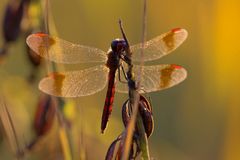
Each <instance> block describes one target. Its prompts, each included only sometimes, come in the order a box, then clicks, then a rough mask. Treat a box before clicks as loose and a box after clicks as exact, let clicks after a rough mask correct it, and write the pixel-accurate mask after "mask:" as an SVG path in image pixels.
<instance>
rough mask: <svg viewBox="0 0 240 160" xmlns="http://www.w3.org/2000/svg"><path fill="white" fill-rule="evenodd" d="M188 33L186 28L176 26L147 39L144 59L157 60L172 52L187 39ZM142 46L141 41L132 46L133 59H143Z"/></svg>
mask: <svg viewBox="0 0 240 160" xmlns="http://www.w3.org/2000/svg"><path fill="white" fill-rule="evenodd" d="M187 35H188V33H187V31H186V30H185V29H181V28H176V29H173V30H171V31H169V32H166V33H164V34H162V35H160V36H158V37H155V38H153V39H152V40H149V41H147V42H146V43H145V47H144V57H143V59H144V61H152V60H156V59H159V58H161V57H163V56H165V55H167V54H169V53H171V52H172V51H174V50H175V49H176V48H178V47H179V46H180V45H181V44H182V43H183V42H184V41H185V40H186V38H187ZM141 48H142V44H141V43H140V44H136V45H133V46H131V48H130V49H131V51H132V53H133V55H132V59H133V61H140V60H141Z"/></svg>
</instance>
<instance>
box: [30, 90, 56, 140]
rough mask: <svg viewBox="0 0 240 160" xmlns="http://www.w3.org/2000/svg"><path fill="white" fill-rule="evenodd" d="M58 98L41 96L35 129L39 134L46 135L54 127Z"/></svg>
mask: <svg viewBox="0 0 240 160" xmlns="http://www.w3.org/2000/svg"><path fill="white" fill-rule="evenodd" d="M56 103H57V102H56V100H55V99H54V98H53V97H51V96H49V95H45V94H44V95H43V96H42V97H40V100H39V103H38V106H37V111H36V114H35V120H34V129H35V132H36V134H37V136H42V135H44V134H45V133H46V132H47V131H49V129H50V128H51V127H52V124H53V121H54V117H55V112H56V110H55V107H56V105H57V104H56Z"/></svg>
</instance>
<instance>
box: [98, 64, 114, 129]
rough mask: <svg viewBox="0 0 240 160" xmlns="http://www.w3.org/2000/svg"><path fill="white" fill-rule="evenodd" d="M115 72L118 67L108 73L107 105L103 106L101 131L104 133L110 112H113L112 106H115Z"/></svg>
mask: <svg viewBox="0 0 240 160" xmlns="http://www.w3.org/2000/svg"><path fill="white" fill-rule="evenodd" d="M115 73H116V69H110V71H109V74H108V89H107V94H106V99H105V105H104V108H103V114H102V123H101V132H102V133H103V132H104V130H105V128H106V126H107V122H108V118H109V116H110V114H111V113H112V106H113V100H114V94H115Z"/></svg>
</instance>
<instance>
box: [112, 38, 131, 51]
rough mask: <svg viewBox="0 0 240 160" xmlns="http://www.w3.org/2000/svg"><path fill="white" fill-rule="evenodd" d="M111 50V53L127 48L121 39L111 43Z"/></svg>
mask: <svg viewBox="0 0 240 160" xmlns="http://www.w3.org/2000/svg"><path fill="white" fill-rule="evenodd" d="M111 48H112V51H113V52H120V51H124V50H125V49H126V48H127V43H126V41H125V40H123V39H115V40H113V41H112V43H111Z"/></svg>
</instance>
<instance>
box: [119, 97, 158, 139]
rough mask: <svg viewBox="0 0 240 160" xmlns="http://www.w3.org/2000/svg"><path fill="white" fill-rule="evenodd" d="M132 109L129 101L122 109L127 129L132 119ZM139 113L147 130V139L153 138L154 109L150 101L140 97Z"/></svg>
mask: <svg viewBox="0 0 240 160" xmlns="http://www.w3.org/2000/svg"><path fill="white" fill-rule="evenodd" d="M131 112H132V111H131V107H130V105H129V100H127V101H125V102H124V104H123V107H122V120H123V124H124V126H125V127H126V126H127V124H128V122H129V120H130V117H131ZM139 112H140V115H141V117H142V120H143V125H144V128H145V132H146V134H147V137H149V136H151V134H152V132H153V128H154V121H153V116H152V107H151V105H150V103H149V102H148V100H147V99H146V98H145V97H144V96H142V95H140V100H139Z"/></svg>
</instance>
